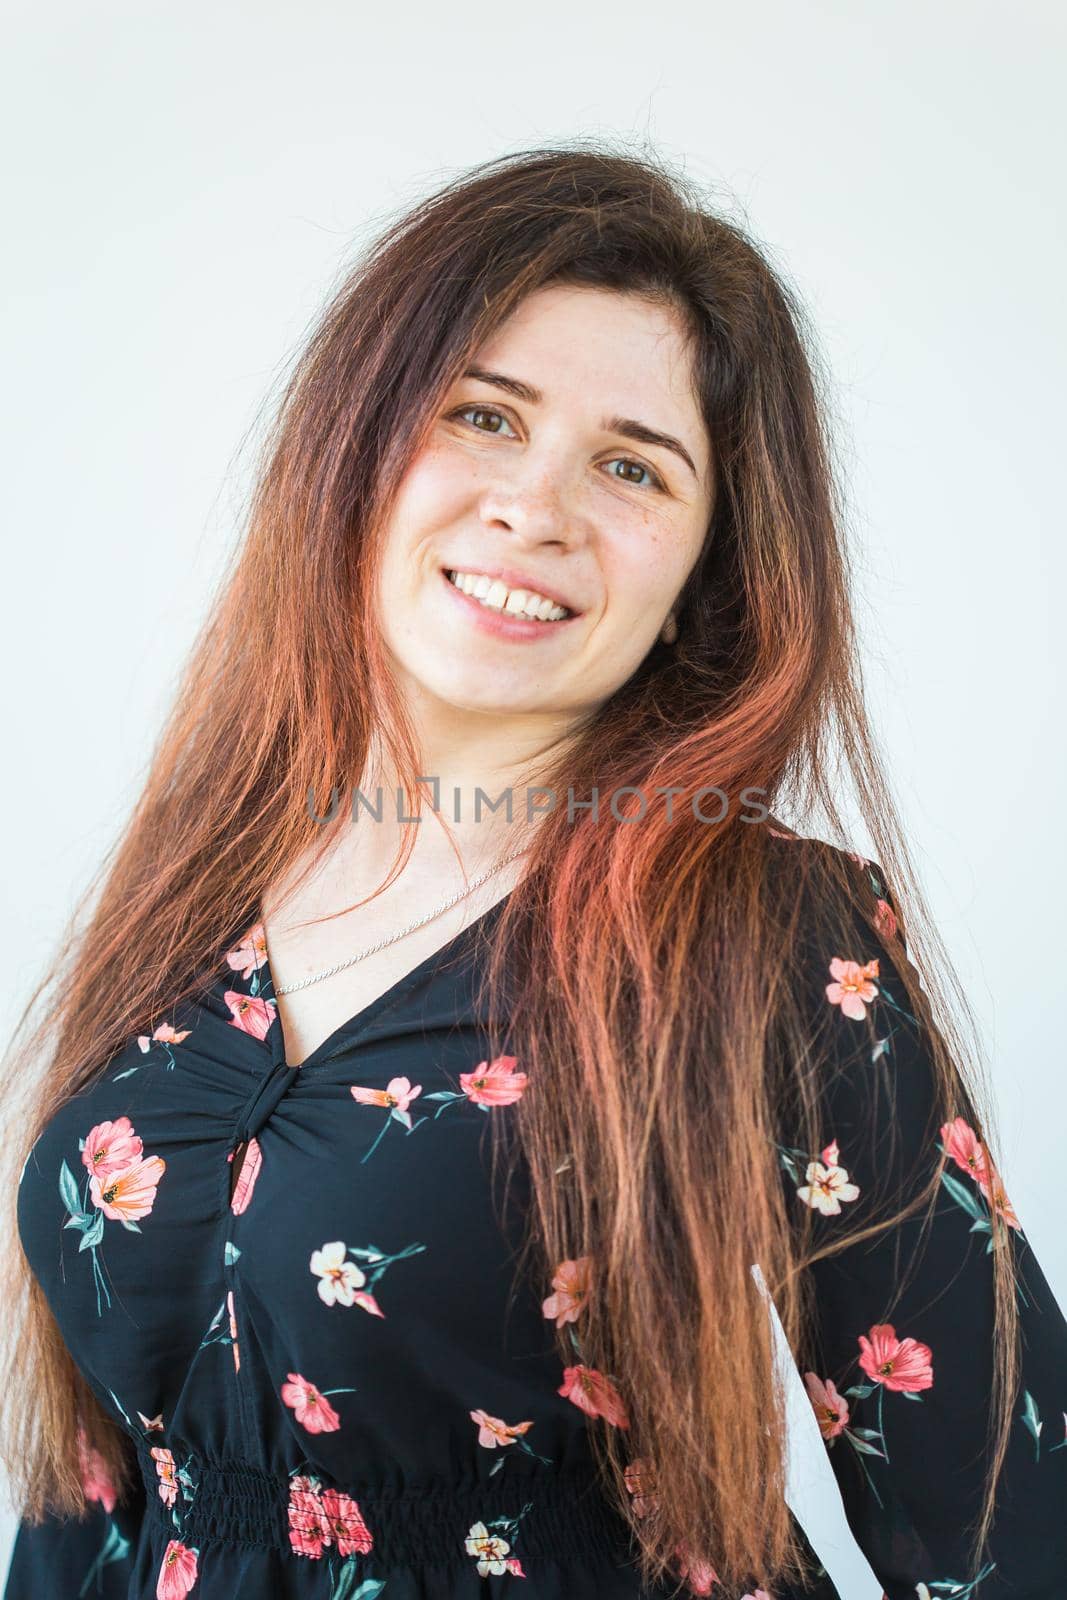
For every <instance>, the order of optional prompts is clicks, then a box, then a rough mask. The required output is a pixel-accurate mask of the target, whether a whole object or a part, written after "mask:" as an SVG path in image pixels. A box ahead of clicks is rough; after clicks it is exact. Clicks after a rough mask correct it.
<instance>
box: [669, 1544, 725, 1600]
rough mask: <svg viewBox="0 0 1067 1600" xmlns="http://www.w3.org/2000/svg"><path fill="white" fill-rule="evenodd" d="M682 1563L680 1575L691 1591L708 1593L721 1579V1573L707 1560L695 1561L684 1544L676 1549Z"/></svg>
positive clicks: (702, 1593) (699, 1593) (698, 1593)
mask: <svg viewBox="0 0 1067 1600" xmlns="http://www.w3.org/2000/svg"><path fill="white" fill-rule="evenodd" d="M675 1554H676V1555H677V1557H678V1559H679V1563H680V1571H679V1573H678V1576H679V1577H680V1578H684V1579H685V1581H686V1583H687V1584H688V1585H689V1593H690V1594H696V1595H708V1594H710V1593H711V1591H712V1589H713V1588H714V1587H715V1585H716V1584H717V1583H718V1581H719V1574H718V1573H717V1572H716V1571H715V1568H714V1567H713V1566H711V1565H710V1564H709V1563H708V1562H707V1561H693V1560H692V1559H691V1558H690V1557H689V1556H688V1555H687V1553H686V1551H685V1548H684V1546H683V1545H679V1546H678V1548H677V1550H676V1551H675Z"/></svg>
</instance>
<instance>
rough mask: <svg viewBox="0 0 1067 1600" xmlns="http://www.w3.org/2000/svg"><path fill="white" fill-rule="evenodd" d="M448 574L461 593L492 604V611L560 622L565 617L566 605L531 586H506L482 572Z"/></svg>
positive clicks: (566, 614)
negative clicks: (515, 587)
mask: <svg viewBox="0 0 1067 1600" xmlns="http://www.w3.org/2000/svg"><path fill="white" fill-rule="evenodd" d="M448 578H449V579H450V581H451V582H452V583H454V584H455V586H456V588H457V589H462V591H463V593H464V594H469V595H471V596H472V597H473V598H474V599H475V600H480V601H481V602H482V604H483V605H486V606H492V608H493V610H494V611H511V612H513V613H514V614H515V615H517V616H524V617H536V618H537V619H538V621H540V622H561V621H562V620H563V618H564V617H569V616H570V612H569V611H568V610H567V608H566V606H560V605H557V604H556V602H555V601H554V600H549V599H548V598H547V597H546V596H545V595H543V594H537V593H536V592H535V591H534V590H533V589H509V588H508V586H507V584H506V583H503V582H501V580H500V579H499V578H487V577H486V575H485V573H484V572H449V573H448Z"/></svg>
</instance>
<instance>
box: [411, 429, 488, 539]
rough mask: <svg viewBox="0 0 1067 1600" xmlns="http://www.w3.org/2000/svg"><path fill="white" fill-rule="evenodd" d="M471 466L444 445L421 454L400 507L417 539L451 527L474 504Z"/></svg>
mask: <svg viewBox="0 0 1067 1600" xmlns="http://www.w3.org/2000/svg"><path fill="white" fill-rule="evenodd" d="M473 492H474V481H473V476H472V473H471V470H470V463H469V462H464V461H461V460H460V459H459V457H458V456H457V454H456V453H455V452H454V451H450V450H449V449H447V447H446V446H444V445H443V444H440V443H436V444H435V443H431V444H429V445H427V447H426V448H425V449H424V450H422V451H420V453H419V454H418V455H417V456H416V457H415V459H414V461H413V462H412V463H411V465H410V466H409V467H408V470H407V472H406V473H405V474H404V477H403V479H402V480H401V484H400V491H399V494H398V496H397V501H396V507H397V512H398V514H399V516H400V518H401V519H402V521H403V524H404V525H405V526H406V527H408V528H410V529H411V530H412V532H413V533H414V534H415V536H416V537H418V536H419V535H421V534H422V533H432V532H434V531H435V530H436V529H438V528H447V527H448V526H449V525H450V524H451V523H452V522H453V521H454V520H455V518H456V516H457V515H459V514H460V513H461V512H463V511H464V510H466V508H467V507H468V506H469V504H470V503H471V501H472V498H473Z"/></svg>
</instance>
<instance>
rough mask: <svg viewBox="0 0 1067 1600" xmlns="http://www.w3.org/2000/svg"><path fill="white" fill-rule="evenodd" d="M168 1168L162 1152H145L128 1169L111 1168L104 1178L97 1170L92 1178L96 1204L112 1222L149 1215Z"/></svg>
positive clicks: (133, 1219)
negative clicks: (117, 1169)
mask: <svg viewBox="0 0 1067 1600" xmlns="http://www.w3.org/2000/svg"><path fill="white" fill-rule="evenodd" d="M138 1142H140V1141H138ZM166 1168H167V1163H166V1162H165V1161H164V1160H163V1158H162V1156H144V1157H143V1158H142V1159H141V1160H140V1161H137V1162H135V1163H134V1165H133V1166H132V1167H127V1168H126V1169H125V1171H123V1172H111V1173H109V1174H108V1175H107V1176H106V1177H105V1178H103V1179H101V1177H100V1175H99V1174H98V1173H94V1174H93V1176H92V1177H91V1178H90V1180H89V1195H90V1198H91V1199H92V1202H93V1205H94V1206H98V1207H99V1208H100V1210H101V1211H102V1212H103V1213H104V1216H105V1217H110V1218H111V1220H112V1222H137V1221H139V1219H140V1218H141V1217H147V1216H148V1214H149V1212H150V1211H151V1209H152V1207H153V1206H154V1205H155V1201H156V1189H157V1187H158V1185H159V1180H160V1178H162V1176H163V1174H164V1172H165V1171H166Z"/></svg>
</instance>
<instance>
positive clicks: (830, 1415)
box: [804, 1372, 849, 1440]
mask: <svg viewBox="0 0 1067 1600" xmlns="http://www.w3.org/2000/svg"><path fill="white" fill-rule="evenodd" d="M804 1387H805V1389H807V1391H808V1399H809V1400H810V1401H811V1404H812V1409H813V1411H814V1412H815V1417H816V1420H817V1422H818V1424H819V1432H820V1433H821V1434H822V1436H823V1438H824V1439H826V1440H830V1439H836V1438H837V1435H838V1434H839V1433H843V1432H844V1430H845V1426H846V1424H847V1423H848V1415H849V1413H848V1401H847V1400H846V1399H845V1398H844V1396H843V1395H840V1394H838V1392H837V1389H836V1388H835V1386H834V1382H833V1379H832V1378H827V1379H825V1380H823V1379H822V1378H820V1377H818V1376H817V1375H816V1374H815V1373H814V1372H805V1374H804Z"/></svg>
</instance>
